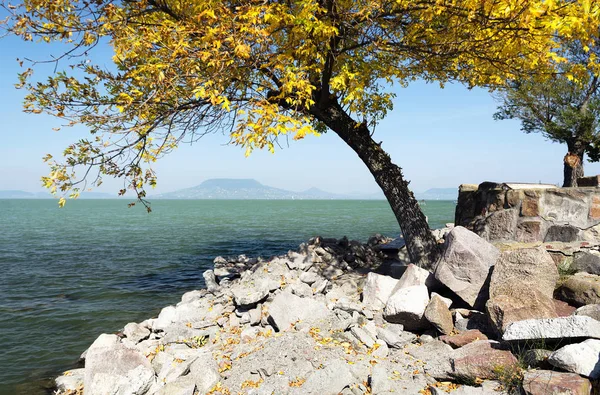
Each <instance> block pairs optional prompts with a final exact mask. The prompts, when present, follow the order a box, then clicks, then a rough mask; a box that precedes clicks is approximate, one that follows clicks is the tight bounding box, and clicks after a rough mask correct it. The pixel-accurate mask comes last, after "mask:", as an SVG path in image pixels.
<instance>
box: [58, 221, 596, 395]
mask: <svg viewBox="0 0 600 395" xmlns="http://www.w3.org/2000/svg"><path fill="white" fill-rule="evenodd" d="M448 229H450V227H448ZM439 234H440V237H445V252H444V256H443V258H442V260H441V261H440V262H439V263H438V264H437V266H436V268H435V270H433V272H429V271H426V270H424V269H421V268H419V267H417V266H415V265H412V264H407V265H403V266H402V270H399V265H398V262H392V264H390V262H389V261H386V257H389V255H390V254H389V253H387V254H384V253H382V252H381V251H382V250H385V247H382V245H381V242H383V241H386V240H383V239H382V238H375V239H373V240H371V242H370V243H368V244H367V245H362V244H360V243H357V242H353V241H348V240H347V239H342V240H333V239H322V238H315V239H313V240H311V241H310V242H309V243H307V244H303V245H301V246H300V248H299V250H298V251H297V252H289V253H288V254H287V255H284V256H279V257H274V258H272V259H269V260H263V259H249V258H247V257H244V256H240V257H236V258H221V257H219V258H217V259H215V268H214V270H208V271H207V272H205V273H204V278H205V280H206V285H207V289H204V290H199V291H192V292H188V293H186V294H185V295H183V297H182V300H181V302H180V303H178V304H177V305H176V306H169V307H166V308H164V309H163V310H162V311H161V313H160V314H159V316H158V317H157V318H153V319H149V320H146V321H144V322H141V323H139V324H136V323H130V324H128V325H127V326H126V327H125V328H124V330H123V332H122V333H120V334H118V335H107V334H104V335H101V336H100V337H99V338H98V339H97V340H96V341H95V342H94V343H93V344H92V345H91V346H90V348H89V349H88V350H87V351H86V353H84V355H83V356H82V357H83V358H84V359H85V368H84V369H76V370H72V371H69V372H67V374H65V375H63V376H61V377H59V378H58V379H57V387H58V390H59V392H60V393H63V394H65V393H77V392H78V391H82V388H85V393H86V395H96V394H161V395H180V394H181V395H188V394H189V395H194V394H223V395H224V394H237V393H248V394H319V395H327V394H332V395H336V394H346V395H350V394H392V393H396V394H422V395H426V394H432V395H433V394H444V393H453V394H491V393H511V391H521V390H524V391H525V392H526V393H527V394H559V393H560V394H590V392H591V388H592V386H591V382H590V380H589V379H592V380H594V379H596V378H598V377H599V376H600V358H599V354H600V340H597V339H600V322H599V321H597V320H598V319H599V318H600V306H599V305H598V304H597V303H600V300H599V299H598V298H599V295H600V293H599V292H597V290H598V287H599V284H600V281H598V276H594V275H591V274H575V275H573V276H571V277H569V278H563V279H560V278H559V273H558V270H557V268H556V265H555V263H554V261H553V259H552V258H551V257H550V256H549V255H548V253H547V252H546V251H545V249H543V248H527V249H518V250H508V251H504V252H501V251H500V250H498V249H497V248H496V247H494V246H493V245H491V244H489V243H488V242H486V241H485V240H483V239H481V238H479V237H478V236H477V235H475V234H474V233H472V232H470V231H468V230H466V229H465V228H462V227H456V228H453V229H452V230H451V231H450V230H448V231H444V232H439ZM375 268H378V270H376V271H373V269H375ZM390 274H393V276H392V275H390ZM594 281H595V282H596V284H594ZM588 284H589V287H588ZM556 288H557V291H555V289H556ZM554 295H556V296H557V297H558V298H559V299H562V300H564V301H561V300H557V299H554ZM565 301H566V302H565ZM568 303H571V305H581V306H583V305H585V306H583V307H580V308H579V309H577V310H575V308H574V307H573V308H572V307H571V305H569V304H568ZM557 340H560V341H562V342H563V343H564V344H560V345H559V346H557V345H556V341H557ZM515 344H517V345H518V347H515ZM543 346H546V347H545V348H544V347H543ZM548 346H549V347H550V348H551V350H548V349H546V348H548ZM517 349H518V350H522V352H521V353H517V352H515V350H517ZM515 354H520V355H515ZM517 357H519V358H517ZM523 361H525V363H526V365H527V366H525V365H524V362H523Z"/></svg>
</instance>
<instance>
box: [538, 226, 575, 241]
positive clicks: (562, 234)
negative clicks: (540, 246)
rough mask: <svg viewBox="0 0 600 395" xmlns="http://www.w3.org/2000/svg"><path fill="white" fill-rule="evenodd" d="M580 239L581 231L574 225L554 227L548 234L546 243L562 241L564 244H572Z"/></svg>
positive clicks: (551, 227) (550, 228)
mask: <svg viewBox="0 0 600 395" xmlns="http://www.w3.org/2000/svg"><path fill="white" fill-rule="evenodd" d="M578 237H579V229H578V228H576V227H574V226H572V225H552V226H550V227H549V228H548V231H547V232H546V237H544V242H545V243H547V242H549V241H560V242H563V243H572V242H574V241H577V238H578Z"/></svg>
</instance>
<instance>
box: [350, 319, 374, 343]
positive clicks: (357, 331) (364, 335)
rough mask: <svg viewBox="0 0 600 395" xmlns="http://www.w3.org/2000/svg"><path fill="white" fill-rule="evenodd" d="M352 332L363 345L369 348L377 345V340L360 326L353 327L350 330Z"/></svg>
mask: <svg viewBox="0 0 600 395" xmlns="http://www.w3.org/2000/svg"><path fill="white" fill-rule="evenodd" d="M350 332H351V333H352V334H353V335H354V337H356V338H357V339H358V340H359V341H360V342H361V343H363V344H364V345H365V346H367V347H368V348H371V347H373V345H374V344H375V339H374V338H373V336H371V334H369V333H368V332H367V331H366V330H364V329H363V328H361V327H359V326H356V325H355V326H353V327H352V328H350Z"/></svg>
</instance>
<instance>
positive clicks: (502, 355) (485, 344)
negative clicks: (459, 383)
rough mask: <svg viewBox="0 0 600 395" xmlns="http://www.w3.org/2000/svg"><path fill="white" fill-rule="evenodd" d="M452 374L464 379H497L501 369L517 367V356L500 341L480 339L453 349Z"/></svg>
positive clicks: (508, 369)
mask: <svg viewBox="0 0 600 395" xmlns="http://www.w3.org/2000/svg"><path fill="white" fill-rule="evenodd" d="M450 362H451V365H452V372H451V375H452V376H454V377H457V378H462V379H472V380H474V379H476V378H480V379H496V378H497V377H498V373H499V372H501V371H510V370H511V369H515V368H516V366H517V364H518V361H517V358H515V356H514V355H513V354H512V353H511V352H510V351H508V350H506V349H503V348H502V346H501V345H500V343H498V342H495V341H491V340H478V341H475V342H473V343H469V344H467V345H466V346H464V347H461V348H458V349H456V350H454V351H452V353H451V355H450Z"/></svg>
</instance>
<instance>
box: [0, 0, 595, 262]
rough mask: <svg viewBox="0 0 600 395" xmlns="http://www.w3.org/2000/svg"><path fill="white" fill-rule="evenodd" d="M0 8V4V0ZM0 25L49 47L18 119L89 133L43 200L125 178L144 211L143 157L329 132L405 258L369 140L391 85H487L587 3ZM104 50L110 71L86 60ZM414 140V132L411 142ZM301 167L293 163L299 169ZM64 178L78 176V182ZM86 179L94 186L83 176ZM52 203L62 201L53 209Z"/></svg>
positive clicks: (146, 161)
mask: <svg viewBox="0 0 600 395" xmlns="http://www.w3.org/2000/svg"><path fill="white" fill-rule="evenodd" d="M3 1H6V0H3ZM4 4H5V9H6V11H8V12H9V17H8V19H7V21H6V27H7V29H8V31H9V32H10V33H12V34H16V35H18V36H20V37H22V38H23V39H25V40H39V41H41V42H55V41H58V42H60V43H61V45H59V46H57V48H58V49H59V50H60V49H64V48H65V46H64V45H66V46H67V50H66V51H64V52H62V53H61V54H60V55H57V56H56V57H55V58H54V59H55V60H56V63H57V72H56V73H55V74H53V75H51V76H49V78H48V79H47V80H37V81H36V80H35V79H33V78H32V77H31V75H32V71H31V69H27V70H26V71H25V72H24V73H22V74H21V77H20V78H21V81H20V84H21V86H23V87H26V88H27V89H29V91H30V93H29V94H28V95H27V97H26V102H25V110H26V111H29V112H32V113H41V112H46V113H49V114H52V115H55V116H57V117H59V118H62V119H64V120H65V121H66V123H67V125H77V124H82V125H84V126H86V127H87V128H89V130H90V133H91V134H92V136H91V138H89V139H82V140H79V141H78V142H76V143H74V144H73V145H71V146H69V147H67V149H66V150H65V152H64V158H63V159H62V161H55V160H54V159H53V158H52V157H50V156H48V157H47V158H46V160H47V161H48V163H49V164H50V167H51V173H50V175H49V176H47V177H44V178H43V182H44V184H45V185H46V186H47V187H48V188H50V190H51V191H52V192H55V193H56V192H59V193H62V194H65V193H68V192H69V191H70V192H71V196H77V194H78V191H79V189H80V188H82V187H86V183H91V185H98V184H99V183H100V182H101V181H102V177H103V176H107V175H108V176H115V177H123V178H124V179H125V181H126V188H124V189H123V190H122V191H121V193H125V192H126V190H127V189H131V190H133V191H135V193H136V194H137V196H138V198H139V199H140V200H142V201H143V199H144V197H145V191H144V186H145V185H154V184H155V183H156V175H155V173H154V172H153V170H152V168H151V164H152V162H154V161H156V160H157V159H159V158H160V157H161V156H163V155H165V154H167V153H169V152H171V151H172V150H174V149H175V148H176V147H177V145H178V144H179V143H181V142H184V141H193V140H196V139H197V138H198V137H200V136H201V135H203V134H205V133H209V132H212V131H226V133H229V134H230V136H231V139H232V142H233V143H235V144H239V145H240V146H242V147H244V148H245V150H246V153H247V154H249V153H250V152H251V151H252V150H253V149H256V148H267V149H269V150H270V151H274V150H275V148H276V146H277V143H278V140H279V139H281V138H287V137H288V136H291V137H292V138H293V139H301V138H304V137H305V136H307V135H311V134H312V135H318V134H319V133H324V132H326V131H331V132H333V133H335V134H337V135H338V136H339V137H340V138H341V139H342V140H343V141H344V142H345V143H346V144H347V145H348V146H349V147H350V148H352V149H353V150H354V151H355V152H356V154H357V155H358V156H359V158H360V159H361V160H362V161H363V162H364V164H365V165H366V166H367V167H368V169H369V170H370V172H371V174H372V175H373V177H374V178H375V180H376V182H377V183H378V184H379V186H380V187H381V188H382V190H383V192H384V194H385V196H386V198H387V200H388V202H389V204H390V206H391V208H392V210H393V212H394V214H395V216H396V218H397V220H398V223H399V225H400V228H401V230H402V233H403V235H404V238H405V240H406V245H407V250H408V253H409V255H410V258H411V260H412V261H413V262H414V263H416V264H418V265H420V266H422V267H427V268H429V267H431V265H432V264H433V263H435V262H436V260H437V258H438V257H439V255H440V251H439V247H438V246H437V244H436V242H435V240H434V238H433V237H432V235H431V232H430V230H429V226H428V224H427V221H426V219H425V216H424V215H423V213H422V212H421V210H420V209H419V206H418V204H417V201H416V199H415V198H414V196H413V194H412V192H411V191H410V189H409V188H408V181H406V180H405V179H404V176H403V174H402V170H401V168H400V167H398V166H396V165H395V164H394V163H392V161H391V159H390V157H389V156H388V154H387V153H386V152H385V151H384V150H383V149H382V148H381V143H380V142H376V141H375V140H373V137H372V136H373V131H374V128H375V126H376V125H377V123H378V121H380V120H381V119H382V118H384V117H385V115H386V114H387V112H388V111H390V110H391V109H392V99H393V97H394V95H393V93H392V91H391V89H390V87H391V86H392V85H393V84H399V85H406V84H408V83H409V82H411V81H414V80H416V79H422V80H425V81H429V82H432V81H435V82H439V83H440V84H444V83H445V82H447V81H460V82H463V83H466V84H468V85H469V86H493V85H495V84H501V83H503V81H506V80H507V79H511V78H516V76H517V75H519V74H520V73H524V72H528V71H531V70H532V69H534V68H537V67H540V65H545V64H547V63H548V62H549V61H550V60H552V59H553V56H554V50H555V49H556V47H557V45H558V44H557V42H556V37H557V34H560V35H569V36H570V37H574V38H580V39H582V40H584V41H586V40H588V39H589V37H588V32H589V31H592V30H593V29H597V26H598V16H599V14H600V7H599V6H598V5H597V4H595V2H594V1H592V0H581V1H566V0H565V1H561V0H551V1H549V0H531V1H523V0H419V1H416V0H393V1H387V0H290V1H279V0H215V1H206V0H187V1H179V0H130V1H119V2H116V1H111V0H26V1H25V2H24V3H23V4H22V5H19V6H12V5H10V4H7V3H4ZM105 45H110V46H111V47H112V50H113V53H114V55H113V57H112V60H113V62H114V65H112V66H111V67H105V66H103V65H104V64H105V63H104V62H103V60H102V61H99V59H96V58H94V57H93V56H92V53H93V49H94V47H97V46H105ZM409 132H411V133H418V131H409ZM299 165H300V166H301V164H299ZM75 170H82V172H80V173H78V174H79V175H81V174H84V176H83V177H81V176H80V177H79V178H78V176H77V175H76V174H75ZM92 171H95V172H96V173H95V176H94V177H91V178H90V177H89V175H90V174H94V173H91V172H92ZM60 202H61V203H60V204H64V198H62V199H61V201H60Z"/></svg>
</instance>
